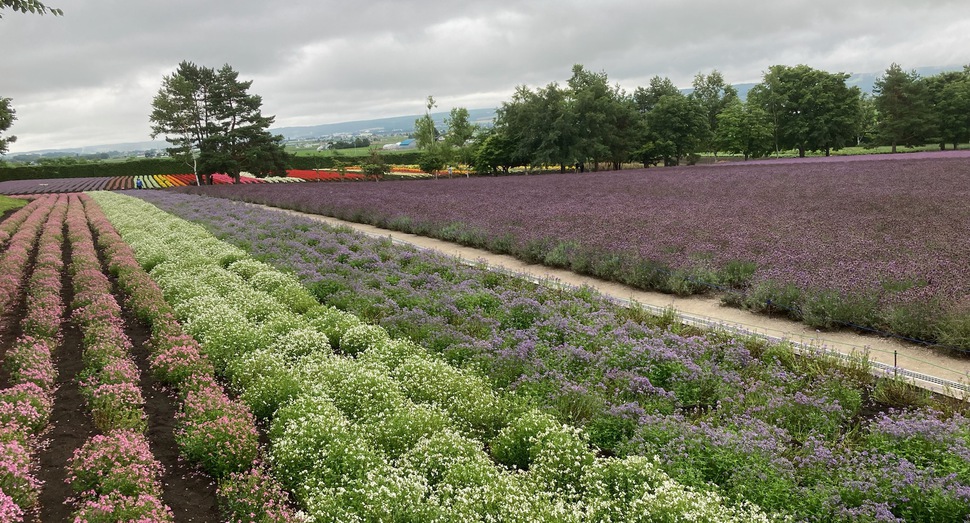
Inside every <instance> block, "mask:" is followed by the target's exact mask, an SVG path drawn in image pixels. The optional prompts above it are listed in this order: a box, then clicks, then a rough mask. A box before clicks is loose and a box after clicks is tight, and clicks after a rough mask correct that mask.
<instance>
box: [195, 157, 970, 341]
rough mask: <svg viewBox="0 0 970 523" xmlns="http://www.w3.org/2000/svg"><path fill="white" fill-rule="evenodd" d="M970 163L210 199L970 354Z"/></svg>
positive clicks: (521, 179)
mask: <svg viewBox="0 0 970 523" xmlns="http://www.w3.org/2000/svg"><path fill="white" fill-rule="evenodd" d="M968 187H970V172H968V170H967V168H966V161H965V160H963V159H948V158H944V159H917V160H909V159H899V160H896V161H875V160H870V161H862V160H859V161H851V162H849V161H846V162H835V161H832V162H827V163H821V162H818V163H798V164H779V165H770V164H769V165H738V164H725V165H715V166H697V167H682V168H675V169H655V170H654V169H651V170H634V171H621V172H608V173H589V174H568V175H552V176H516V177H503V178H475V179H461V180H458V181H455V182H453V183H446V184H442V183H436V182H433V181H417V182H414V183H408V184H387V185H382V186H374V187H371V186H369V185H354V184H346V185H345V186H339V187H337V186H335V187H328V188H327V189H326V191H327V195H326V197H325V198H323V197H321V196H320V195H319V194H317V192H316V191H317V189H315V188H309V189H302V188H301V189H291V188H285V187H258V188H257V187H254V188H250V189H248V190H245V191H241V190H239V189H237V188H232V187H221V188H219V187H217V188H212V189H207V190H206V194H208V195H212V196H221V197H227V198H235V199H241V200H245V201H250V202H258V203H265V204H269V205H274V206H278V207H285V208H290V209H296V210H301V211H306V212H314V213H319V214H326V215H331V216H336V217H340V218H344V219H349V220H352V221H360V222H366V223H371V224H374V225H378V226H382V227H387V228H391V229H399V230H404V231H407V232H414V233H417V234H423V235H430V236H436V237H440V238H443V239H447V240H452V241H457V242H460V243H463V244H468V245H474V246H480V247H484V248H487V249H490V250H493V251H496V252H503V253H512V254H514V255H516V256H519V257H521V258H523V259H526V260H528V261H533V262H540V263H545V264H548V265H552V266H561V267H568V268H570V269H572V270H574V271H576V272H580V273H586V274H592V275H595V276H599V277H602V278H605V279H611V280H617V281H620V282H624V283H628V284H631V285H634V286H637V287H641V288H646V289H656V290H662V291H665V292H676V293H683V294H689V293H695V292H706V291H710V290H711V289H712V288H713V289H716V290H718V291H722V292H724V296H725V299H726V300H728V301H729V302H731V303H734V304H738V305H740V306H743V307H748V308H752V309H756V310H764V311H768V312H781V313H783V314H788V315H790V316H792V317H793V318H796V319H800V320H803V321H805V322H807V323H809V324H811V325H814V326H818V327H823V328H832V327H839V326H845V325H853V326H859V327H863V328H876V329H880V330H885V331H888V332H892V333H896V334H899V335H903V336H910V337H914V338H918V339H922V340H927V341H931V342H934V341H935V342H940V343H942V344H944V345H948V346H954V347H957V348H961V349H970V312H968V311H970V301H968V300H970V298H968V296H970V271H966V270H963V268H964V267H965V265H966V263H965V260H967V259H968V258H970V235H967V234H966V231H967V230H968V228H970V207H968V206H967V205H965V202H966V201H967V199H968V198H970V192H968V191H970V189H968Z"/></svg>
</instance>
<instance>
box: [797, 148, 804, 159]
mask: <svg viewBox="0 0 970 523" xmlns="http://www.w3.org/2000/svg"><path fill="white" fill-rule="evenodd" d="M798 157H799V158H804V157H805V148H804V147H799V148H798Z"/></svg>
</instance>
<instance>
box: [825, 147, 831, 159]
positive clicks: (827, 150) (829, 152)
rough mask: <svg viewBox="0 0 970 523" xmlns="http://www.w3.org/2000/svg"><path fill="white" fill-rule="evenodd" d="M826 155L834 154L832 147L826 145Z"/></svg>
mask: <svg viewBox="0 0 970 523" xmlns="http://www.w3.org/2000/svg"><path fill="white" fill-rule="evenodd" d="M825 156H826V157H828V156H832V149H829V148H828V147H826V148H825Z"/></svg>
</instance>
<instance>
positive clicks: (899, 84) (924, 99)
mask: <svg viewBox="0 0 970 523" xmlns="http://www.w3.org/2000/svg"><path fill="white" fill-rule="evenodd" d="M926 87H927V86H926V84H925V83H924V82H921V81H920V78H919V75H917V74H916V72H915V71H914V72H910V73H907V72H904V71H903V69H902V68H901V67H900V66H899V64H896V63H893V64H892V65H891V66H890V67H889V69H887V70H886V73H885V74H884V75H883V76H882V77H880V78H879V79H878V80H876V82H875V84H874V85H873V92H874V93H875V103H876V110H877V111H879V121H878V123H877V125H876V128H877V130H878V133H879V138H880V140H881V141H882V142H884V143H888V144H890V145H891V146H892V152H896V147H897V146H898V145H908V146H914V145H922V144H924V143H926V140H927V139H928V138H929V136H930V135H931V134H932V130H933V124H932V113H931V112H930V103H929V102H930V100H929V92H928V90H927V88H926Z"/></svg>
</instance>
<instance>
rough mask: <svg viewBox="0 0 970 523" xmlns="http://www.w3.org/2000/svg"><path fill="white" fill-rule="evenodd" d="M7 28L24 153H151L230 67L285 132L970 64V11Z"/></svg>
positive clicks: (21, 19)
mask: <svg viewBox="0 0 970 523" xmlns="http://www.w3.org/2000/svg"><path fill="white" fill-rule="evenodd" d="M44 2H45V3H46V4H47V5H49V6H52V7H59V8H61V9H63V10H64V16H63V17H53V16H50V15H46V16H36V15H24V14H21V13H15V12H12V11H9V10H5V11H3V18H2V19H0V49H2V50H3V51H2V53H0V96H3V97H7V98H12V99H13V106H14V108H15V109H16V111H17V118H18V120H17V121H16V122H14V126H13V127H12V128H11V129H10V130H9V131H8V134H15V135H17V136H18V141H17V142H16V143H14V144H12V147H11V151H12V152H23V151H30V150H38V149H46V148H60V147H80V146H84V145H96V144H106V143H117V142H132V141H143V140H147V139H149V123H148V115H149V112H150V110H151V100H152V97H153V95H154V94H155V93H156V92H157V91H158V89H159V87H160V84H161V80H162V77H163V76H164V75H166V74H171V73H172V72H173V71H174V70H175V68H176V66H177V64H178V63H179V62H180V61H181V60H188V61H191V62H195V63H196V64H199V65H206V66H211V67H219V66H221V65H223V64H227V63H228V64H229V65H231V66H232V67H233V68H234V69H236V70H237V71H239V73H240V78H241V79H251V80H253V81H254V82H253V86H252V88H251V92H254V93H257V94H259V95H261V96H262V97H263V113H264V114H271V115H276V126H293V125H314V124H322V123H335V122H343V121H351V120H361V119H370V118H380V117H385V116H399V115H408V114H418V113H421V112H423V111H424V101H425V99H426V98H427V96H428V95H433V96H434V97H435V99H436V100H437V102H438V109H437V110H441V111H447V110H449V109H451V108H452V107H466V108H469V109H475V108H484V107H496V106H498V105H499V104H501V102H502V101H505V100H507V99H508V98H509V96H510V95H511V93H512V91H513V90H514V89H515V87H516V86H517V85H527V86H529V87H537V86H542V85H545V84H548V83H550V82H560V83H565V81H566V80H567V79H568V78H569V75H570V71H571V68H572V65H573V64H577V63H579V64H583V65H584V66H585V67H586V68H587V69H590V70H594V71H605V72H606V73H607V74H608V75H609V78H610V80H611V82H613V83H618V84H619V85H621V86H622V87H623V88H625V89H627V90H628V91H632V90H633V89H634V88H636V87H637V86H639V85H647V84H648V82H649V79H650V78H651V77H653V76H655V75H661V76H668V77H670V78H671V79H672V80H673V81H674V83H676V84H677V85H679V86H682V87H688V86H689V85H690V83H691V79H692V78H693V77H694V75H695V74H696V73H698V72H705V73H706V72H710V71H711V70H712V69H718V70H719V71H721V72H722V73H723V74H724V76H725V78H726V79H727V80H728V81H729V82H731V83H742V82H757V81H759V80H760V79H761V75H762V72H763V71H764V70H766V69H767V68H768V67H769V66H771V65H774V64H785V65H797V64H800V63H804V64H807V65H810V66H812V67H815V68H818V69H823V70H826V71H831V72H839V71H842V72H847V73H862V72H880V71H884V70H885V69H886V68H887V67H888V66H889V65H890V64H891V63H892V62H897V63H899V64H900V65H902V66H903V68H904V69H907V70H908V69H913V68H916V67H923V66H945V65H959V64H966V63H970V2H967V1H966V0H952V1H951V0H933V1H931V2H930V1H922V0H853V1H848V2H845V1H843V0H811V1H808V0H750V1H743V2H742V1H733V0H695V1H688V0H598V1H596V2H593V1H592V0H555V1H553V0H530V1H513V0H478V1H465V0H422V1H420V2H419V1H411V0H396V1H385V0H368V1H349V0H343V1H339V2H337V1H330V0H288V1H286V2H282V1H270V0H164V1H145V0H136V1H131V0H44Z"/></svg>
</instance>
